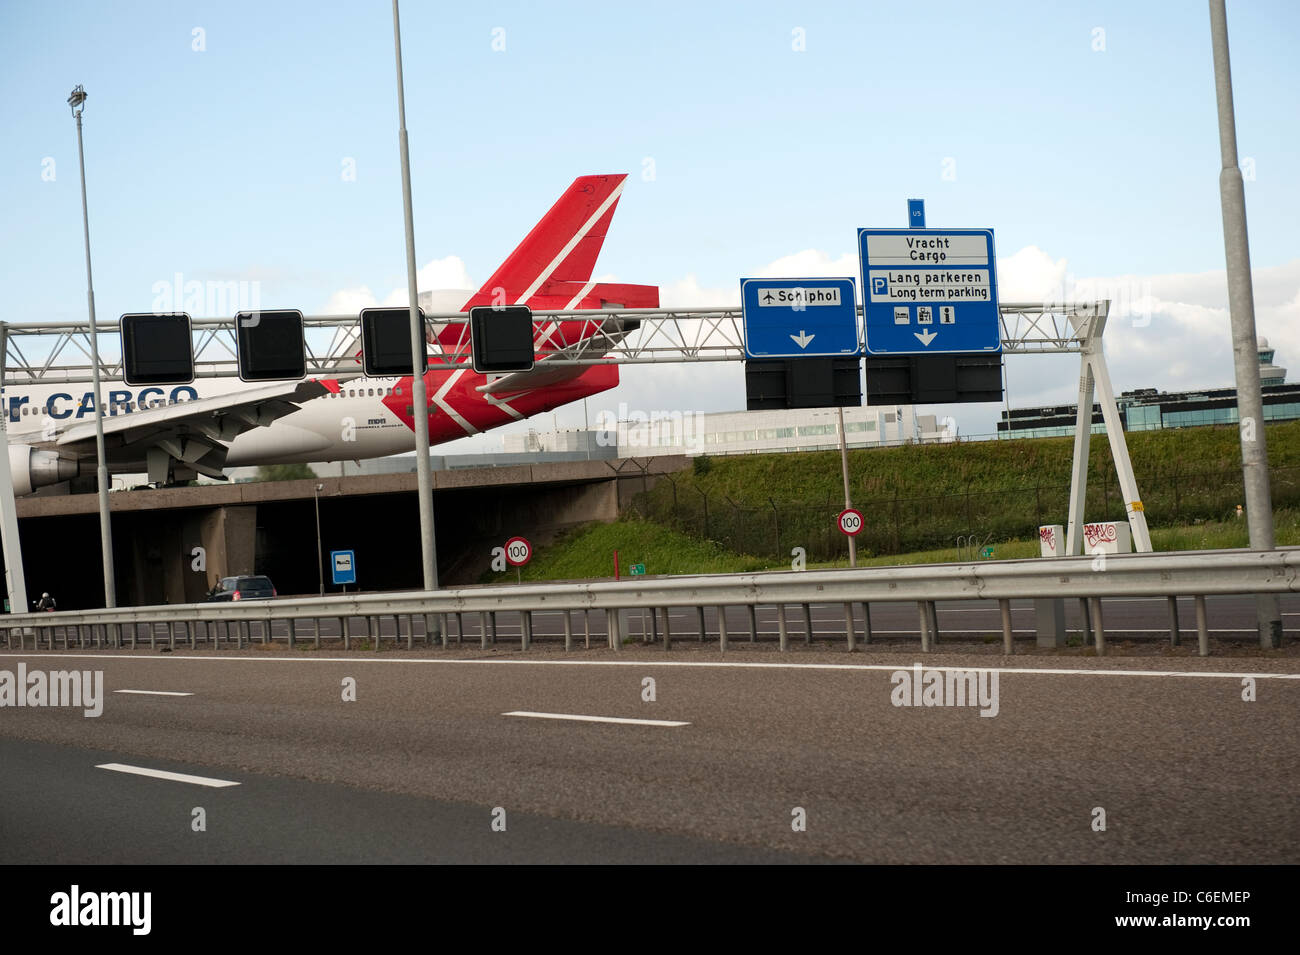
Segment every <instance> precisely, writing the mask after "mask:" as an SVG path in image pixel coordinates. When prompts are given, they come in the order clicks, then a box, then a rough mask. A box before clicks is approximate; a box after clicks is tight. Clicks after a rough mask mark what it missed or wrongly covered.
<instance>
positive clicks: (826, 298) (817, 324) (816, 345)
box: [740, 278, 862, 358]
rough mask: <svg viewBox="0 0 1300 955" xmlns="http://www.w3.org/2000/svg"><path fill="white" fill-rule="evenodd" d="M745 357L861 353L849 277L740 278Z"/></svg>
mask: <svg viewBox="0 0 1300 955" xmlns="http://www.w3.org/2000/svg"><path fill="white" fill-rule="evenodd" d="M740 305H741V313H742V315H743V317H744V323H745V357H746V358H827V357H833V358H840V357H845V356H847V357H856V356H857V355H860V354H861V353H862V348H861V345H860V344H859V341H858V302H857V293H856V289H855V288H854V282H853V279H820V278H819V279H741V280H740Z"/></svg>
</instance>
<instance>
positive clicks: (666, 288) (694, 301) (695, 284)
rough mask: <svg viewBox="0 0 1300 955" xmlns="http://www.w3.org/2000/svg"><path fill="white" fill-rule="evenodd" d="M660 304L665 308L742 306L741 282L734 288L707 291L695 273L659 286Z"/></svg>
mask: <svg viewBox="0 0 1300 955" xmlns="http://www.w3.org/2000/svg"><path fill="white" fill-rule="evenodd" d="M659 304H660V305H661V306H663V307H664V308H692V307H693V308H730V307H733V306H735V305H739V304H740V282H739V281H737V282H736V284H735V286H734V287H732V288H726V289H720V288H713V289H706V288H702V287H701V286H700V281H699V279H698V278H696V277H695V273H693V272H692V273H689V274H688V275H687V276H686V278H684V279H678V280H677V281H676V282H669V283H668V284H667V285H660V286H659Z"/></svg>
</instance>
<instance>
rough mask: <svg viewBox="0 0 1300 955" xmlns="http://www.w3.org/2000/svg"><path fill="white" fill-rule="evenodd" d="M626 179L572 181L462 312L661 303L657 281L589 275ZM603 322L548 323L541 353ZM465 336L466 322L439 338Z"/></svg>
mask: <svg viewBox="0 0 1300 955" xmlns="http://www.w3.org/2000/svg"><path fill="white" fill-rule="evenodd" d="M626 182H627V174H626V173H623V174H619V175H607V176H579V177H578V178H577V179H575V180H573V183H572V184H571V185H570V186H569V188H568V189H566V190H565V191H564V194H563V195H562V196H560V198H559V199H558V200H556V202H555V205H553V206H551V208H550V210H549V211H548V212H547V213H546V215H544V216H542V218H541V220H540V221H539V222H538V223H537V225H535V226H533V228H532V230H531V231H530V232H529V233H528V235H526V236H525V237H524V240H523V241H522V242H520V243H519V245H518V246H517V247H516V248H515V250H514V251H513V252H511V253H510V255H509V256H507V258H506V260H505V261H504V262H502V263H501V266H500V267H499V268H498V269H497V270H496V271H495V272H494V273H492V277H491V278H489V279H488V280H487V281H486V282H484V283H483V287H482V288H481V289H479V290H478V292H476V293H475V294H474V295H473V296H472V297H471V298H470V300H469V301H468V302H466V303H465V304H464V306H463V307H462V309H461V311H468V310H469V309H470V308H473V307H475V306H480V305H528V306H530V307H531V308H533V309H534V310H537V311H548V310H549V311H556V310H565V309H594V308H657V307H658V306H659V287H658V286H655V285H628V284H623V283H612V282H594V281H593V280H592V278H591V274H592V272H593V271H594V270H595V268H596V259H597V257H598V256H599V255H600V249H601V246H602V245H603V244H604V242H605V235H606V234H607V233H608V231H609V225H610V222H611V221H612V220H613V218H614V211H615V210H616V209H617V208H618V200H619V197H620V196H621V195H622V194H623V187H624V185H625V184H626ZM598 327H599V326H598V325H596V324H594V323H592V322H590V321H585V322H583V321H573V322H567V321H566V322H560V323H558V324H551V325H550V326H549V327H547V328H541V329H539V330H538V334H537V348H538V351H539V353H544V352H548V351H552V350H554V349H556V348H559V347H563V346H564V345H566V344H572V343H573V342H575V341H578V340H581V339H583V338H587V337H590V336H591V335H592V334H594V333H595V332H596V331H597V329H598ZM465 335H468V329H467V328H466V327H457V326H447V327H445V328H443V329H442V330H441V332H440V333H439V335H438V338H439V340H440V342H441V343H442V345H443V346H444V347H445V348H447V349H449V350H455V351H459V350H461V349H462V348H463V347H464V344H465V342H464V341H462V340H461V339H462V338H463V336H465Z"/></svg>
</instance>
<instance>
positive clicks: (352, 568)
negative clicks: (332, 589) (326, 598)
mask: <svg viewBox="0 0 1300 955" xmlns="http://www.w3.org/2000/svg"><path fill="white" fill-rule="evenodd" d="M330 566H331V567H332V568H333V571H334V583H335V584H355V583H356V582H357V561H356V556H355V554H354V553H353V552H352V551H350V550H332V551H330Z"/></svg>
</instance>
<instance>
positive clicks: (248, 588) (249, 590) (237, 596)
mask: <svg viewBox="0 0 1300 955" xmlns="http://www.w3.org/2000/svg"><path fill="white" fill-rule="evenodd" d="M274 596H275V587H274V585H272V583H271V578H270V577H260V576H259V577H222V578H221V581H220V583H218V584H217V585H216V586H215V587H213V588H212V589H211V590H209V591H208V600H270V599H271V598H272V597H274Z"/></svg>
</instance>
